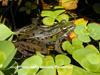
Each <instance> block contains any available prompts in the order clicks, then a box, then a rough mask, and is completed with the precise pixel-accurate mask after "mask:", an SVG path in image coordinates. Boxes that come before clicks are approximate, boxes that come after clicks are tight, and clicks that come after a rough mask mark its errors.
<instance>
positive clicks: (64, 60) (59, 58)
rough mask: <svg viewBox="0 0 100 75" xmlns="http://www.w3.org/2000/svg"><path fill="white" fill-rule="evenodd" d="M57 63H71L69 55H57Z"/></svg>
mask: <svg viewBox="0 0 100 75" xmlns="http://www.w3.org/2000/svg"><path fill="white" fill-rule="evenodd" d="M55 63H56V65H57V66H65V65H68V64H70V63H71V60H70V58H69V57H67V56H66V55H63V54H59V55H57V56H56V57H55Z"/></svg>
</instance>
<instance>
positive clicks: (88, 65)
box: [81, 53, 100, 72]
mask: <svg viewBox="0 0 100 75" xmlns="http://www.w3.org/2000/svg"><path fill="white" fill-rule="evenodd" d="M81 65H82V66H83V67H84V68H85V69H86V70H87V71H90V72H100V54H99V53H90V54H88V55H86V56H85V58H83V60H82V61H81Z"/></svg>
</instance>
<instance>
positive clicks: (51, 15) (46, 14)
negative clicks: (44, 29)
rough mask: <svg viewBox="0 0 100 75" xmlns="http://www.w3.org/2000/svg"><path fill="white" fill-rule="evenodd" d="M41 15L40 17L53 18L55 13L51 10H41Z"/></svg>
mask: <svg viewBox="0 0 100 75" xmlns="http://www.w3.org/2000/svg"><path fill="white" fill-rule="evenodd" d="M41 16H42V17H51V18H54V17H55V13H54V12H53V11H46V10H44V11H42V13H41Z"/></svg>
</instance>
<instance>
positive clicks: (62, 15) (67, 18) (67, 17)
mask: <svg viewBox="0 0 100 75" xmlns="http://www.w3.org/2000/svg"><path fill="white" fill-rule="evenodd" d="M56 19H57V20H58V22H61V21H62V20H65V21H66V22H68V21H69V16H68V15H67V14H61V15H59V16H58V17H57V18H56Z"/></svg>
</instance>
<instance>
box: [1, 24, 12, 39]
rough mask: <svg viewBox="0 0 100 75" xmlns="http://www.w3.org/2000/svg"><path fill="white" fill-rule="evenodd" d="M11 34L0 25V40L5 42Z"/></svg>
mask: <svg viewBox="0 0 100 75" xmlns="http://www.w3.org/2000/svg"><path fill="white" fill-rule="evenodd" d="M12 34H13V32H12V31H11V30H10V29H9V28H8V27H7V26H5V25H4V24H0V40H1V41H2V40H5V39H7V38H8V37H10V36H11V35H12Z"/></svg>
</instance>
